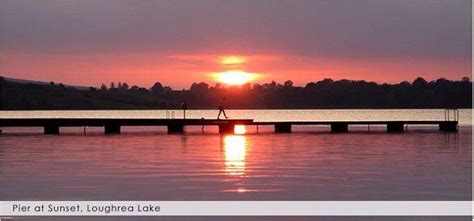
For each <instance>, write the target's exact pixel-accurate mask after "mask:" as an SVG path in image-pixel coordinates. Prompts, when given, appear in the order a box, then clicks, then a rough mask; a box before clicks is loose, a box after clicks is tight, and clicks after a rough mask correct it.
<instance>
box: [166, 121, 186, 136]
mask: <svg viewBox="0 0 474 221" xmlns="http://www.w3.org/2000/svg"><path fill="white" fill-rule="evenodd" d="M168 133H169V134H180V133H184V124H182V123H170V124H168Z"/></svg>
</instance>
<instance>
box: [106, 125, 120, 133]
mask: <svg viewBox="0 0 474 221" xmlns="http://www.w3.org/2000/svg"><path fill="white" fill-rule="evenodd" d="M104 132H105V134H120V125H118V124H106V125H105V126H104Z"/></svg>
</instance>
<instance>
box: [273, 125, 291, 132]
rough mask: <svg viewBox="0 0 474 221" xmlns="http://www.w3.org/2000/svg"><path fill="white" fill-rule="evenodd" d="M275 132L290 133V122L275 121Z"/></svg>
mask: <svg viewBox="0 0 474 221" xmlns="http://www.w3.org/2000/svg"><path fill="white" fill-rule="evenodd" d="M275 133H291V124H288V123H275Z"/></svg>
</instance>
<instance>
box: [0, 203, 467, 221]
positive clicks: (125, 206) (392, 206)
mask: <svg viewBox="0 0 474 221" xmlns="http://www.w3.org/2000/svg"><path fill="white" fill-rule="evenodd" d="M472 206H473V204H472V202H471V201H0V216H3V217H10V216H471V215H472V208H473V207H472Z"/></svg>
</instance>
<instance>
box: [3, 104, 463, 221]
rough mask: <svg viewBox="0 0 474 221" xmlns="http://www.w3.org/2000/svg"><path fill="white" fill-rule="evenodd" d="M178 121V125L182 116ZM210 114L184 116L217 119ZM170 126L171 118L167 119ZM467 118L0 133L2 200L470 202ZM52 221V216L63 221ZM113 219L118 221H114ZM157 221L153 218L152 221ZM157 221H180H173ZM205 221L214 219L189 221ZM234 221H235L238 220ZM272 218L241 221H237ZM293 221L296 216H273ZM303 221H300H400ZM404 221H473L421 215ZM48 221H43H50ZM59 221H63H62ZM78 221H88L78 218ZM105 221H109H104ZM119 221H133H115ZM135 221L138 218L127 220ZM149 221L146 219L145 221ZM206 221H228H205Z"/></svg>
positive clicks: (350, 115)
mask: <svg viewBox="0 0 474 221" xmlns="http://www.w3.org/2000/svg"><path fill="white" fill-rule="evenodd" d="M228 112H229V113H228V115H230V117H232V118H253V119H255V120H256V121H269V120H282V121H283V120H443V119H444V110H229V111H228ZM180 114H181V112H180V111H175V114H174V115H175V117H176V118H178V117H181V115H180ZM216 114H217V111H215V110H201V111H188V113H187V116H188V117H190V118H201V117H205V118H215V117H216ZM166 115H167V113H166V111H3V112H0V117H13V118H17V117H40V118H50V117H112V118H135V117H136V118H142V117H148V118H156V117H158V118H165V117H166ZM168 115H169V117H171V115H172V114H171V111H169V112H168ZM471 122H472V116H471V110H460V124H461V126H460V130H459V133H444V132H440V131H437V128H436V127H434V128H433V127H432V128H429V127H409V129H408V131H406V132H404V133H395V134H392V133H386V132H384V130H385V128H384V127H379V128H377V127H375V128H371V132H367V127H366V126H365V127H364V126H361V127H353V128H350V129H349V130H350V131H352V132H349V133H347V134H332V133H329V132H328V131H329V129H328V128H327V127H296V128H295V133H291V134H274V133H273V132H272V128H271V127H262V128H259V132H258V133H257V131H256V128H255V127H248V128H247V134H245V135H228V136H221V135H219V134H218V133H217V129H216V128H213V127H208V128H206V129H205V133H201V128H200V127H196V128H187V129H186V130H187V133H186V134H184V135H168V134H166V129H165V128H162V127H136V128H135V127H126V128H124V129H123V133H122V134H120V135H108V136H104V135H103V129H101V128H87V131H86V134H83V128H65V129H61V135H43V134H42V133H41V132H42V129H41V128H26V129H25V128H3V130H4V131H3V132H4V134H3V136H1V137H0V186H1V187H0V199H1V200H471V183H472V179H471V174H472V173H471V172H472V170H471V165H472V164H471V151H472V144H471V141H472V130H471ZM58 219H59V218H58ZM115 219H117V218H114V219H113V220H115ZM155 219H156V218H155ZM162 219H166V220H168V219H171V220H181V219H182V218H179V217H174V218H173V217H165V218H162ZM187 219H191V220H195V219H199V220H209V219H211V218H209V217H207V218H206V217H204V218H203V217H201V218H191V217H188V218H187ZM235 219H237V218H234V220H235ZM254 219H255V220H267V219H266V218H262V217H260V218H255V217H253V218H252V217H247V218H245V219H244V220H254ZM268 219H269V220H295V218H288V217H287V218H285V217H279V218H275V217H273V218H268ZM399 219H400V217H398V218H390V217H386V218H381V217H378V218H377V217H376V218H364V217H358V218H351V217H345V218H343V217H299V218H298V219H297V220H399ZM404 219H405V220H471V219H470V218H456V217H454V218H450V219H447V218H446V217H441V218H439V217H421V218H404ZM48 220H49V219H48ZM65 220H69V218H68V219H65ZM76 220H83V219H80V218H76ZM99 220H104V219H102V218H101V219H99ZM120 220H128V219H127V218H120ZM134 220H135V219H134ZM150 220H151V219H150ZM212 220H230V218H229V217H226V218H218V217H217V218H212Z"/></svg>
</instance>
